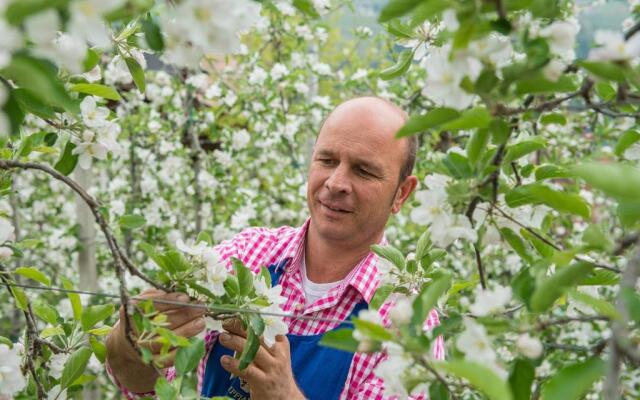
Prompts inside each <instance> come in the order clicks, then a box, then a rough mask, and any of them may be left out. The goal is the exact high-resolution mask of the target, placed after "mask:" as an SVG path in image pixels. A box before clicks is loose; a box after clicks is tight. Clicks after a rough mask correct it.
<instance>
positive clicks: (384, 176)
mask: <svg viewBox="0 0 640 400" xmlns="http://www.w3.org/2000/svg"><path fill="white" fill-rule="evenodd" d="M406 119H407V116H406V114H405V113H404V112H403V111H402V110H401V109H399V108H398V107H396V106H395V105H393V104H391V103H389V102H387V101H386V100H383V99H379V98H375V97H361V98H356V99H352V100H349V101H346V102H344V103H343V104H341V105H340V106H338V107H337V108H336V109H335V110H334V111H333V112H331V114H330V115H329V116H328V117H327V119H326V120H325V122H324V124H323V126H322V128H321V129H320V133H319V134H318V138H317V141H316V144H315V146H314V151H313V155H312V160H311V165H310V168H309V176H308V189H307V203H308V207H309V211H310V214H311V216H310V219H309V220H308V221H307V222H306V223H305V224H304V225H303V226H302V227H301V228H297V229H294V228H290V227H282V228H277V229H264V228H254V229H248V230H246V231H244V232H242V233H240V234H239V235H237V236H236V237H234V238H233V239H232V240H230V241H226V242H223V243H221V244H220V245H218V246H217V250H218V251H219V253H220V254H221V256H222V257H223V258H224V259H227V260H228V259H229V258H230V257H232V256H233V257H238V258H240V259H241V260H242V261H243V262H244V263H245V264H246V265H247V266H248V267H250V268H251V269H253V270H254V271H257V270H258V269H259V268H260V267H261V266H270V272H272V277H275V279H276V280H277V281H278V283H279V284H280V285H282V295H283V296H285V297H286V299H287V301H286V302H285V304H284V306H283V310H284V311H285V312H287V313H294V314H296V315H307V316H313V317H317V318H318V320H315V321H312V322H310V321H308V320H300V319H290V318H286V319H285V321H286V322H287V323H288V324H289V334H288V335H287V336H278V337H277V339H276V343H275V344H274V346H273V347H271V348H269V347H267V346H266V345H264V344H263V345H262V346H261V347H260V349H259V351H258V353H257V355H256V358H255V360H254V362H253V363H252V364H251V365H250V366H249V367H248V368H246V369H245V370H244V371H240V370H239V368H238V361H237V360H235V359H234V358H233V357H231V356H230V355H231V354H232V353H233V351H242V348H243V345H244V342H245V339H244V333H243V332H242V329H241V327H239V326H234V325H233V324H232V325H227V326H225V329H226V330H227V331H228V333H222V334H218V333H217V332H211V333H209V334H208V335H207V343H208V353H207V355H206V356H205V359H203V361H202V362H201V364H200V367H199V368H198V371H199V374H198V375H199V388H198V389H199V390H200V391H201V393H202V394H203V395H206V396H214V395H226V396H229V397H232V398H238V399H242V398H249V394H250V397H251V399H259V400H260V399H269V400H272V399H288V400H289V399H304V398H310V399H318V398H322V399H337V398H347V399H354V398H366V399H371V398H376V399H377V398H382V393H383V382H381V381H380V379H378V378H377V377H375V375H374V373H373V369H374V368H375V366H376V365H377V364H378V363H379V362H380V361H381V360H382V358H383V357H384V356H383V355H382V354H379V353H376V354H363V353H356V354H351V353H348V352H343V351H338V350H334V349H327V348H324V347H321V346H318V345H317V341H318V340H319V338H320V337H321V336H322V334H323V333H325V332H327V331H328V330H331V329H335V328H336V326H335V323H334V324H332V323H331V322H324V321H325V320H323V318H324V319H331V320H336V319H337V320H342V321H344V320H347V319H348V318H350V317H351V316H353V315H357V312H358V311H360V310H361V309H364V308H366V307H367V303H368V302H369V301H370V300H371V297H372V296H373V294H374V292H375V290H376V288H377V286H378V284H379V280H378V279H377V277H376V274H377V270H376V267H375V264H376V262H377V256H376V255H375V254H373V253H372V252H371V250H370V247H371V245H372V244H377V243H384V242H385V239H384V227H385V225H386V223H387V220H388V218H389V216H390V214H392V213H393V214H395V213H397V212H399V211H400V208H401V206H402V205H403V204H404V203H405V201H406V200H407V199H408V197H409V195H410V194H411V193H412V192H413V190H414V189H415V187H416V185H417V178H416V177H415V176H412V175H411V170H412V168H413V164H414V162H415V153H416V147H417V142H416V140H415V137H413V138H411V139H402V140H397V139H395V134H396V132H397V131H398V130H399V129H400V128H401V127H402V126H403V125H404V123H405V121H406ZM144 295H145V297H149V298H158V299H171V300H176V299H177V300H182V301H186V300H188V299H187V298H186V297H183V298H181V296H184V295H178V294H175V293H168V294H167V293H164V292H161V291H157V290H150V291H147V292H145V294H144ZM389 306H390V304H386V305H384V306H383V307H381V308H380V310H379V312H380V314H381V316H382V318H383V320H384V321H385V322H386V321H387V314H388V311H389ZM156 308H157V309H159V310H160V311H163V312H165V313H166V314H167V316H168V321H169V324H170V326H169V327H170V329H173V330H174V331H175V332H176V333H178V334H180V335H183V336H187V337H190V336H194V335H196V334H198V333H199V332H201V331H202V330H203V329H204V327H205V325H204V322H203V320H202V312H201V311H199V310H198V309H194V308H179V307H176V306H167V305H162V304H158V305H157V306H156ZM120 316H121V318H123V313H122V312H121V314H120ZM437 323H438V322H437V314H435V312H432V313H431V315H430V316H429V320H428V321H427V322H426V324H425V325H426V327H427V328H431V327H433V326H434V325H436V324H437ZM120 325H121V324H118V325H116V327H114V329H113V331H112V332H111V334H110V335H109V338H108V340H107V361H108V365H109V367H110V370H111V371H112V374H113V376H114V378H115V380H116V381H117V382H118V383H119V384H120V386H121V387H124V388H126V389H128V390H129V391H132V392H138V393H145V392H149V391H151V390H152V389H153V383H154V382H155V379H156V378H157V374H156V372H155V371H154V370H153V369H152V368H150V367H148V366H146V365H144V364H143V363H142V362H141V361H140V359H139V357H138V356H137V355H136V353H135V352H134V351H133V349H132V348H131V346H130V345H129V344H127V342H126V340H125V338H124V332H123V328H122V326H120ZM436 347H437V348H436V349H435V350H434V356H436V357H439V358H440V357H442V343H441V341H439V342H438V346H436ZM151 350H152V351H156V352H157V351H158V350H159V349H155V348H152V349H151ZM231 374H233V375H235V376H236V377H239V378H235V382H234V379H230V378H233V377H232V376H231ZM240 379H242V380H240Z"/></svg>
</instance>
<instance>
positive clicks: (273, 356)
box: [218, 319, 305, 400]
mask: <svg viewBox="0 0 640 400" xmlns="http://www.w3.org/2000/svg"><path fill="white" fill-rule="evenodd" d="M223 327H224V329H225V330H227V331H228V332H229V333H221V334H220V336H219V339H218V340H220V344H222V345H223V346H224V347H227V348H229V349H231V350H235V351H236V352H238V353H242V349H243V348H244V345H245V343H246V341H247V340H246V337H247V334H246V332H245V331H244V330H243V329H242V323H241V322H240V321H239V320H237V319H233V320H229V321H226V322H225V323H224V324H223ZM220 363H221V364H222V367H223V368H224V369H225V370H227V371H229V372H231V373H232V374H233V375H235V376H238V377H240V378H241V379H244V380H245V381H246V382H247V383H248V384H249V390H250V393H251V399H252V400H267V399H268V400H271V399H274V400H277V399H282V400H299V399H304V398H305V397H304V395H303V394H302V392H301V391H300V389H298V386H297V385H296V382H295V379H294V378H293V371H292V370H291V353H290V348H289V339H287V337H286V336H283V335H278V336H276V342H275V343H274V345H273V346H272V347H268V346H267V345H266V344H265V343H264V342H263V341H261V344H260V348H259V349H258V352H257V353H256V357H255V359H254V360H253V362H252V363H251V364H249V366H248V367H247V368H245V369H244V370H243V371H240V361H239V360H236V359H235V358H233V357H230V356H223V357H222V358H221V359H220Z"/></svg>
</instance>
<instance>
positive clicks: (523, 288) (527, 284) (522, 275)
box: [511, 267, 536, 309]
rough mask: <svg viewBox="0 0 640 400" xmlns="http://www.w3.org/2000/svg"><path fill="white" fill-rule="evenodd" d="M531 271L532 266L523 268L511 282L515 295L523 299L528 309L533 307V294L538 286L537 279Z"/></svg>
mask: <svg viewBox="0 0 640 400" xmlns="http://www.w3.org/2000/svg"><path fill="white" fill-rule="evenodd" d="M530 271H531V268H530V267H525V268H522V269H521V270H520V272H518V274H517V275H516V277H515V278H514V279H513V281H512V282H511V288H512V289H513V293H514V295H515V297H516V298H517V299H519V300H520V301H522V302H523V303H524V305H526V306H527V309H531V296H532V295H533V292H534V291H535V288H536V282H535V279H534V278H533V276H531V273H530Z"/></svg>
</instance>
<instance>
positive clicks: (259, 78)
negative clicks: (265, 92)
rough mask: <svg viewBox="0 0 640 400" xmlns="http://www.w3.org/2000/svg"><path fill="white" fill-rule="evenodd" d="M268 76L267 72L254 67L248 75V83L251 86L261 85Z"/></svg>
mask: <svg viewBox="0 0 640 400" xmlns="http://www.w3.org/2000/svg"><path fill="white" fill-rule="evenodd" d="M268 76H269V75H268V74H267V71H265V70H264V69H262V68H260V67H255V68H254V69H253V70H252V71H251V73H249V83H250V84H251V85H262V84H263V83H264V81H265V79H267V77H268Z"/></svg>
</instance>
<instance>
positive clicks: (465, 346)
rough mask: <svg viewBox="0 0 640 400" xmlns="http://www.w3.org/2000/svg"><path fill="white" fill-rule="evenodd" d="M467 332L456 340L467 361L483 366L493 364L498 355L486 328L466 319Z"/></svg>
mask: <svg viewBox="0 0 640 400" xmlns="http://www.w3.org/2000/svg"><path fill="white" fill-rule="evenodd" d="M464 326H465V330H464V331H463V332H462V333H461V334H460V335H459V336H458V337H457V338H456V347H457V348H458V350H460V351H461V352H463V353H464V354H465V358H466V359H467V360H471V361H476V362H478V363H481V364H485V363H487V364H493V363H494V362H495V361H496V353H495V351H494V350H493V348H492V347H491V341H490V340H489V337H488V336H487V331H486V330H485V328H484V326H483V325H481V324H479V323H477V322H476V321H474V320H473V319H471V318H467V317H465V318H464Z"/></svg>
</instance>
